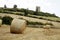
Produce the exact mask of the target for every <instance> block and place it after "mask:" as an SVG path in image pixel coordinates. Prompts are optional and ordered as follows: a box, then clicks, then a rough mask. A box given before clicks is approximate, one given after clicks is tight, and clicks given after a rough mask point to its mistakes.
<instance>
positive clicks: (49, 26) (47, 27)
mask: <svg viewBox="0 0 60 40" xmlns="http://www.w3.org/2000/svg"><path fill="white" fill-rule="evenodd" d="M43 28H44V29H49V28H51V25H45V26H43Z"/></svg>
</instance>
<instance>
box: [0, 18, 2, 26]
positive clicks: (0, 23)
mask: <svg viewBox="0 0 60 40" xmlns="http://www.w3.org/2000/svg"><path fill="white" fill-rule="evenodd" d="M1 25H2V20H1V19H0V27H1Z"/></svg>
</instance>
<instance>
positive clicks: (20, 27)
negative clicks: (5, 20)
mask: <svg viewBox="0 0 60 40" xmlns="http://www.w3.org/2000/svg"><path fill="white" fill-rule="evenodd" d="M25 28H26V21H25V20H21V19H13V21H12V23H11V27H10V32H11V33H23V31H24V29H25Z"/></svg>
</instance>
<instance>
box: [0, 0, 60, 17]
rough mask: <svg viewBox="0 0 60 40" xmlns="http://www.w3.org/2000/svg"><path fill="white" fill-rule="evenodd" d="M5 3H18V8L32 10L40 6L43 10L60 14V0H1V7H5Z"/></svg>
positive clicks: (8, 4) (9, 5)
mask: <svg viewBox="0 0 60 40" xmlns="http://www.w3.org/2000/svg"><path fill="white" fill-rule="evenodd" d="M4 4H6V5H7V7H13V5H14V4H17V6H18V8H29V9H30V10H35V7H36V6H40V7H41V11H43V12H49V13H55V14H56V15H57V16H60V0H0V7H3V6H4Z"/></svg>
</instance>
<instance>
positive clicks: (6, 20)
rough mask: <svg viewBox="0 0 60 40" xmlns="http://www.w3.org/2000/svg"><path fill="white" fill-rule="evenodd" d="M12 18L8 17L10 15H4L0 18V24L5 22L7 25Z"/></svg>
mask: <svg viewBox="0 0 60 40" xmlns="http://www.w3.org/2000/svg"><path fill="white" fill-rule="evenodd" d="M12 20H13V18H12V17H10V16H4V17H3V18H2V24H7V25H10V24H11V22H12Z"/></svg>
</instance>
